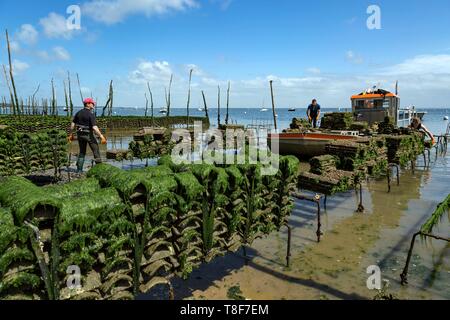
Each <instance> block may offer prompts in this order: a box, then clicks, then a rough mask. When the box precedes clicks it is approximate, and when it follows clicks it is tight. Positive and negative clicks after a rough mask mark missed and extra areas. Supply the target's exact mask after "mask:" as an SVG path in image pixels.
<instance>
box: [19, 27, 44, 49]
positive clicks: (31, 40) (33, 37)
mask: <svg viewBox="0 0 450 320" xmlns="http://www.w3.org/2000/svg"><path fill="white" fill-rule="evenodd" d="M38 36H39V33H38V32H37V30H36V29H35V28H34V27H33V26H32V25H31V24H23V25H22V26H21V27H20V30H19V31H18V32H17V33H16V37H17V39H19V41H21V42H22V43H24V44H27V45H33V44H35V43H36V42H37V40H38Z"/></svg>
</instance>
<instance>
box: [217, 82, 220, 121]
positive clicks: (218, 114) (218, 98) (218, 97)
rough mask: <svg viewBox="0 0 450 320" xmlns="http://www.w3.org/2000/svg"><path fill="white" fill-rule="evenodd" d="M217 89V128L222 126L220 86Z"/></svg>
mask: <svg viewBox="0 0 450 320" xmlns="http://www.w3.org/2000/svg"><path fill="white" fill-rule="evenodd" d="M217 89H218V91H217V128H220V86H217Z"/></svg>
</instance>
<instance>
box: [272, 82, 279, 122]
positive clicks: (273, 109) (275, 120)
mask: <svg viewBox="0 0 450 320" xmlns="http://www.w3.org/2000/svg"><path fill="white" fill-rule="evenodd" d="M270 94H271V96H272V113H273V124H274V127H275V131H276V130H277V129H278V128H277V114H276V112H275V99H274V96H273V80H270Z"/></svg>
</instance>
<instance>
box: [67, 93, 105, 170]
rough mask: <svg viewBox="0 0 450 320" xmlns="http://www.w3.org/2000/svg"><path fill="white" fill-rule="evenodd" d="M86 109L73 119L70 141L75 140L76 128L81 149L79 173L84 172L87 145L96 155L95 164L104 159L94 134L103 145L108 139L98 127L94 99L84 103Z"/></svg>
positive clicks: (78, 162)
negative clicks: (94, 111)
mask: <svg viewBox="0 0 450 320" xmlns="http://www.w3.org/2000/svg"><path fill="white" fill-rule="evenodd" d="M83 104H84V108H83V109H82V110H80V111H78V112H77V113H76V114H75V117H74V118H73V121H72V124H71V126H70V135H69V141H73V140H74V134H73V131H74V130H75V128H76V130H77V131H76V132H77V139H78V144H79V147H80V152H79V154H78V160H77V172H78V173H80V172H83V166H84V160H85V158H86V149H87V145H89V148H90V149H91V150H92V153H93V154H94V160H95V163H101V162H102V159H101V156H100V149H99V146H98V142H97V139H96V138H95V136H94V133H96V134H97V135H98V137H99V138H100V140H101V143H102V144H106V138H105V137H104V136H103V134H102V133H101V132H100V129H99V128H98V127H97V121H96V119H95V115H94V113H93V112H92V110H94V108H95V101H94V99H92V98H86V99H84V101H83Z"/></svg>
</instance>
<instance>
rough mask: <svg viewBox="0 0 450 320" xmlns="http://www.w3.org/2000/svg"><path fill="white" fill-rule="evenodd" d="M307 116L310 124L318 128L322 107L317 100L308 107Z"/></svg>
mask: <svg viewBox="0 0 450 320" xmlns="http://www.w3.org/2000/svg"><path fill="white" fill-rule="evenodd" d="M306 115H307V116H308V120H309V123H311V124H312V125H313V127H314V128H317V121H318V120H319V119H320V105H319V104H318V103H317V100H316V99H314V100H313V101H312V103H311V104H310V105H309V106H308V110H306Z"/></svg>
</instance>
